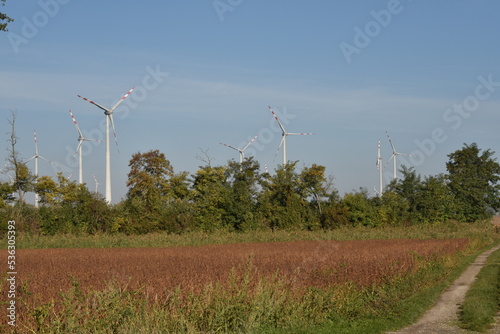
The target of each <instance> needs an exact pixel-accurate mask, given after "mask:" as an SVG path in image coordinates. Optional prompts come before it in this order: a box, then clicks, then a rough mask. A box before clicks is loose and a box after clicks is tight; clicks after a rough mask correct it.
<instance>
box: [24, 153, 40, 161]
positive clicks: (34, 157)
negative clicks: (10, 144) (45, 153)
mask: <svg viewBox="0 0 500 334" xmlns="http://www.w3.org/2000/svg"><path fill="white" fill-rule="evenodd" d="M36 158H38V155H34V156H32V157H31V158H29V159H28V160H26V161H25V162H24V163H28V162H30V161H31V160H33V159H36Z"/></svg>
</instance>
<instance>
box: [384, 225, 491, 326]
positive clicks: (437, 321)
mask: <svg viewBox="0 0 500 334" xmlns="http://www.w3.org/2000/svg"><path fill="white" fill-rule="evenodd" d="M497 221H498V220H497ZM499 248H500V245H498V246H496V247H494V248H492V249H490V250H488V251H486V252H484V253H483V254H481V255H479V256H478V257H477V259H476V260H475V261H474V263H473V264H472V265H471V266H469V268H468V269H467V270H466V271H465V272H464V273H463V274H462V275H461V276H460V277H459V278H458V279H457V280H456V281H455V282H454V283H453V284H452V286H451V287H450V288H449V289H448V290H446V291H445V292H444V293H443V294H442V295H441V297H440V298H439V300H438V301H437V303H436V305H435V306H434V307H432V308H431V309H430V310H428V311H427V312H426V313H425V314H424V315H423V316H422V318H420V320H418V321H417V322H416V323H415V324H413V325H411V326H409V327H406V328H403V329H401V330H399V331H396V332H388V333H387V334H396V333H398V334H462V333H463V334H473V333H476V332H473V331H468V330H464V329H461V328H460V327H458V326H457V322H458V318H457V312H458V308H459V305H460V304H461V303H462V302H463V300H464V297H465V293H466V292H467V290H468V289H469V287H470V285H471V284H472V282H474V280H475V277H476V275H477V274H478V273H479V271H480V270H481V268H482V267H483V266H484V264H485V263H486V259H487V258H488V256H489V255H490V254H491V253H492V252H494V251H495V250H497V249H499ZM496 324H497V325H496V326H495V328H492V329H491V330H490V331H488V332H486V333H487V334H494V333H496V334H499V333H500V316H497V322H496Z"/></svg>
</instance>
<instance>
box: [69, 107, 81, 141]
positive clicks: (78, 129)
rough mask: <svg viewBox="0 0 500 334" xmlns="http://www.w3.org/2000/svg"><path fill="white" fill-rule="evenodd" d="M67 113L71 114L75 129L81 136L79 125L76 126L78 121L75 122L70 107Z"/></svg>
mask: <svg viewBox="0 0 500 334" xmlns="http://www.w3.org/2000/svg"><path fill="white" fill-rule="evenodd" d="M69 114H70V115H71V119H72V120H73V124H75V127H76V131H77V132H78V134H79V135H80V137H83V134H82V131H81V130H80V127H79V126H78V123H77V122H76V119H75V116H74V115H73V113H72V112H71V109H70V110H69Z"/></svg>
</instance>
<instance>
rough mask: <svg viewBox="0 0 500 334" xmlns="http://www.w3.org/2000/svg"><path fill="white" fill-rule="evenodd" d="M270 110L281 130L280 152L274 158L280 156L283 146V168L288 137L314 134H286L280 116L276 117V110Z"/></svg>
mask: <svg viewBox="0 0 500 334" xmlns="http://www.w3.org/2000/svg"><path fill="white" fill-rule="evenodd" d="M268 108H269V110H271V113H272V114H273V116H274V119H276V122H278V125H279V126H280V128H281V136H282V138H281V142H280V146H278V150H277V151H276V154H275V155H274V157H275V158H276V155H277V154H278V151H279V150H280V148H281V145H283V166H284V165H286V162H287V160H286V137H287V136H288V135H298V136H305V135H314V133H305V132H301V133H296V132H286V130H285V128H284V127H283V124H281V122H280V120H279V119H278V116H276V113H275V112H274V110H273V109H272V108H271V107H270V106H268Z"/></svg>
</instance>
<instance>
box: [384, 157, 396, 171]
mask: <svg viewBox="0 0 500 334" xmlns="http://www.w3.org/2000/svg"><path fill="white" fill-rule="evenodd" d="M395 157H396V153H393V154H392V155H391V157H390V158H389V160H387V162H386V163H385V165H384V169H385V168H386V167H387V165H389V162H391V160H392V159H394V158H395Z"/></svg>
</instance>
